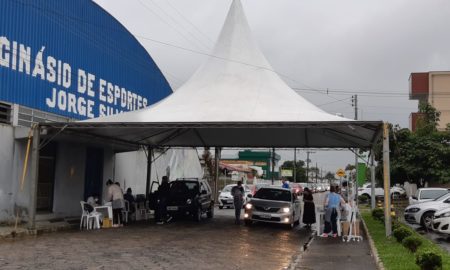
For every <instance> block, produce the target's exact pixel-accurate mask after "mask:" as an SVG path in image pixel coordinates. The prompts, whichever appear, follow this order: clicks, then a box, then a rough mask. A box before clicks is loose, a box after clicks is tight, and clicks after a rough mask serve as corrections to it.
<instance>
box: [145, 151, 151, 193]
mask: <svg viewBox="0 0 450 270" xmlns="http://www.w3.org/2000/svg"><path fill="white" fill-rule="evenodd" d="M152 157H153V148H152V147H150V146H148V147H147V182H146V185H145V197H146V198H148V194H150V184H151V177H152Z"/></svg>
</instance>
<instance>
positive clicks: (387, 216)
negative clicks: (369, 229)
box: [383, 123, 392, 237]
mask: <svg viewBox="0 0 450 270" xmlns="http://www.w3.org/2000/svg"><path fill="white" fill-rule="evenodd" d="M383 175H384V222H385V227H386V237H389V236H391V234H392V223H391V194H390V189H391V171H390V160H389V124H388V123H384V125H383Z"/></svg>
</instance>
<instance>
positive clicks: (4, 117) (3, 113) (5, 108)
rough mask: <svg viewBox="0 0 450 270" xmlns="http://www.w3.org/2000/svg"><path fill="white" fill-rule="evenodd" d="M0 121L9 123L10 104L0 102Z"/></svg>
mask: <svg viewBox="0 0 450 270" xmlns="http://www.w3.org/2000/svg"><path fill="white" fill-rule="evenodd" d="M0 123H3V124H11V105H9V104H7V103H3V102H0Z"/></svg>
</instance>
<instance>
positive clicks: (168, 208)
mask: <svg viewBox="0 0 450 270" xmlns="http://www.w3.org/2000/svg"><path fill="white" fill-rule="evenodd" d="M167 210H169V211H177V210H178V206H167Z"/></svg>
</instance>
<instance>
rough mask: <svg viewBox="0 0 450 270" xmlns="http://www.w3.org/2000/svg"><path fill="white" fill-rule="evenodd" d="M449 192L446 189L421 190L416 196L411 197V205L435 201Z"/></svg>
mask: <svg viewBox="0 0 450 270" xmlns="http://www.w3.org/2000/svg"><path fill="white" fill-rule="evenodd" d="M446 193H449V190H448V189H446V188H419V189H418V190H417V192H416V194H415V195H414V196H411V197H409V205H412V204H416V203H421V202H427V201H431V200H434V199H436V198H438V197H440V196H442V195H444V194H446Z"/></svg>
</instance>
